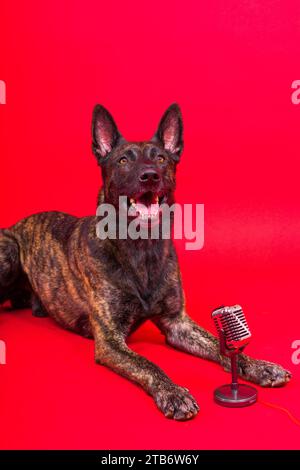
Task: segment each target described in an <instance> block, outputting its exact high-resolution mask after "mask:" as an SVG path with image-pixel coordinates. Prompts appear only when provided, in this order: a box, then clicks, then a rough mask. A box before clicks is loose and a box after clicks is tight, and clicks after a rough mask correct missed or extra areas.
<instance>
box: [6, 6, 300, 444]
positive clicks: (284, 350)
mask: <svg viewBox="0 0 300 470" xmlns="http://www.w3.org/2000/svg"><path fill="white" fill-rule="evenodd" d="M0 17H1V20H0V21H1V27H0V48H1V54H0V61H1V62H0V79H1V80H4V81H5V82H6V85H7V104H6V105H0V120H1V127H0V131H1V140H0V155H1V161H0V172H1V184H0V201H1V212H0V226H3V227H4V226H8V225H10V224H12V223H14V222H15V221H17V220H18V219H20V218H22V217H24V216H26V215H29V214H31V213H34V212H37V211H44V210H52V209H57V210H62V211H66V212H70V213H73V214H77V215H86V214H94V212H95V200H96V194H97V190H98V187H99V185H100V175H99V170H98V168H97V165H96V161H95V159H94V157H93V156H92V154H91V150H90V143H91V138H90V121H91V112H92V108H93V106H94V105H95V104H96V103H97V102H99V103H102V104H104V105H105V106H106V107H107V108H108V109H109V110H110V111H111V112H112V114H113V115H114V117H115V119H116V121H117V123H118V125H119V128H120V130H121V132H122V133H123V134H124V136H125V137H126V138H128V139H134V140H138V139H147V138H149V137H151V136H152V134H153V132H154V130H155V128H156V126H157V124H158V121H159V118H160V117H161V115H162V113H163V111H164V110H165V108H166V107H167V106H168V105H169V104H170V103H172V102H174V101H177V102H178V103H179V104H180V106H181V108H182V112H183V116H184V123H185V151H184V154H183V157H182V161H181V163H180V165H179V169H178V190H177V200H178V202H181V203H204V204H205V247H204V249H203V250H201V251H198V252H192V251H185V249H184V242H178V243H177V246H178V252H179V257H180V262H181V268H182V273H183V281H184V286H185V291H186V296H187V304H188V309H189V312H190V315H191V316H192V317H193V318H195V319H197V320H199V321H200V322H201V324H202V325H204V326H206V327H207V328H209V329H212V330H213V325H212V322H211V320H210V312H211V310H212V309H213V308H215V307H216V306H218V305H220V304H222V303H223V304H234V303H241V304H242V306H243V308H244V311H245V313H246V315H247V317H248V320H249V324H250V327H251V329H252V333H253V340H252V343H251V345H249V347H248V352H249V354H252V355H255V356H257V357H262V358H265V359H269V360H272V361H278V362H281V363H282V364H283V365H284V366H285V367H287V368H288V369H290V370H291V371H292V372H293V374H294V379H293V381H291V383H290V384H289V385H288V386H287V387H285V388H283V389H276V390H270V389H259V394H260V398H261V399H264V400H266V401H268V402H272V403H274V404H277V405H280V406H284V407H286V408H288V409H289V410H290V412H291V413H293V414H294V415H295V416H297V417H298V419H300V393H299V392H300V365H299V366H296V365H293V364H292V362H291V355H292V352H293V351H292V349H291V343H292V342H293V341H294V340H296V339H299V338H300V319H299V306H298V292H299V280H300V279H299V277H300V276H299V262H300V245H299V230H300V222H299V202H300V201H299V199H300V197H299V169H300V165H299V115H300V114H299V113H300V105H298V106H296V105H293V104H292V102H291V93H292V90H291V83H292V81H293V80H296V79H299V78H300V77H299V75H300V71H299V60H298V57H299V50H298V45H299V41H300V26H299V24H300V23H299V20H300V4H299V2H298V1H296V0H295V1H289V2H285V1H283V0H282V1H278V0H272V1H271V0H264V1H262V0H261V1H256V0H252V1H250V0H248V1H246V0H243V1H232V0H230V1H228V0H223V1H222V0H218V1H217V0H214V1H210V2H199V1H196V0H187V1H185V2H181V1H179V0H172V1H171V0H167V1H164V2H161V1H158V0H153V1H152V2H150V3H149V2H146V1H141V0H139V1H137V0H136V1H127V2H121V1H117V2H101V1H96V0H94V1H90V0H86V1H84V2H73V1H69V0H68V1H64V2H61V1H58V0H53V1H52V2H51V3H49V4H45V3H43V2H42V3H41V2H38V1H28V2H25V3H24V2H21V1H16V2H12V3H9V2H6V3H5V4H3V3H2V4H1V11H0ZM0 339H2V340H4V341H5V342H6V346H7V364H6V365H3V366H1V367H0V390H1V391H0V396H1V399H0V422H1V426H0V447H1V448H10V449H11V448H23V449H24V448H25V449H27V448H47V449H48V448H110V449H115V448H124V449H127V448H169V449H172V448H174V449H175V448H176V449H177V448H179V449H180V448H183V449H184V448H187V449H188V448H204V449H205V448H209V449H214V448H257V449H258V448H272V449H273V448H297V447H299V437H300V429H299V427H298V426H297V425H296V424H295V423H294V422H292V421H291V420H290V419H289V417H288V416H287V415H286V414H285V413H284V412H282V411H279V410H276V409H271V408H267V407H265V406H263V405H262V404H260V403H258V404H257V405H255V406H254V407H251V408H248V409H242V410H228V409H223V408H221V407H218V406H217V405H214V404H213V400H212V393H213V390H214V388H215V387H216V386H218V385H220V384H222V383H224V381H225V382H226V381H228V375H226V374H225V373H224V372H222V371H221V370H220V368H219V367H218V366H216V365H214V364H210V363H207V362H205V361H202V360H200V359H197V358H193V357H191V356H188V355H185V354H183V353H180V352H178V351H175V350H172V349H170V348H168V347H167V346H165V345H164V341H163V338H162V336H161V335H160V334H159V333H158V331H157V330H156V329H155V328H154V327H153V326H152V325H150V324H146V325H145V326H144V327H143V328H142V329H141V330H139V331H138V332H137V333H136V334H135V335H134V336H133V337H132V339H131V341H130V344H131V346H132V348H133V349H134V350H135V351H138V352H140V353H141V354H144V355H145V356H147V357H148V358H150V359H152V360H154V361H155V362H156V363H157V364H159V365H160V366H161V367H162V368H163V369H164V370H165V371H166V372H167V373H168V374H169V375H170V376H171V377H172V378H173V379H174V380H175V381H176V382H177V383H180V384H182V385H185V386H187V387H188V388H189V389H190V390H191V392H192V393H193V394H194V395H195V396H196V398H197V399H198V402H199V404H200V406H201V411H200V413H199V415H198V416H197V418H196V419H195V420H193V421H190V422H186V423H178V422H173V421H170V420H167V419H165V418H164V417H163V415H162V414H160V412H159V411H158V410H157V409H156V407H155V405H154V403H153V402H152V400H151V399H150V398H149V397H148V396H147V395H145V393H144V392H143V391H142V390H140V389H139V388H138V387H136V386H134V385H133V384H131V383H130V382H127V381H126V380H125V379H123V378H120V377H119V376H117V375H116V374H114V373H112V372H110V371H109V370H106V369H104V368H101V367H99V366H96V365H95V364H94V362H93V343H92V342H91V341H88V340H86V339H83V338H81V337H79V336H76V335H74V334H71V333H69V332H66V331H64V330H61V329H60V328H59V327H57V326H56V325H55V324H54V323H53V322H52V321H51V320H50V319H36V318H33V317H32V316H31V314H30V312H29V311H23V312H14V313H8V312H7V311H5V310H4V309H2V312H1V316H0ZM236 429H238V430H239V431H238V432H237V433H236V432H235V430H236ZM233 433H234V434H235V436H234V440H232V434H233Z"/></svg>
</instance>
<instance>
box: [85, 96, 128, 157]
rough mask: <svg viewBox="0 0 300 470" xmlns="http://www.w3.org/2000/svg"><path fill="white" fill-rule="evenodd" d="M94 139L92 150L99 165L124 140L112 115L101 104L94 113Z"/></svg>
mask: <svg viewBox="0 0 300 470" xmlns="http://www.w3.org/2000/svg"><path fill="white" fill-rule="evenodd" d="M92 139H93V141H92V149H93V152H94V154H95V155H96V157H97V159H98V161H99V163H101V161H102V159H105V157H107V156H108V154H109V153H110V152H111V151H112V150H113V148H114V147H115V146H116V145H117V144H118V143H119V142H120V141H121V139H122V137H121V134H120V133H119V131H118V128H117V126H116V124H115V121H114V120H113V118H112V116H111V114H110V113H109V112H108V111H107V109H105V108H104V107H103V106H101V105H100V104H97V105H96V106H95V108H94V111H93V118H92Z"/></svg>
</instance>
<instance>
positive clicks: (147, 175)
mask: <svg viewBox="0 0 300 470" xmlns="http://www.w3.org/2000/svg"><path fill="white" fill-rule="evenodd" d="M139 180H140V182H141V183H150V182H151V183H158V181H160V176H159V174H158V173H157V171H155V170H145V171H143V172H142V173H141V174H140V177H139Z"/></svg>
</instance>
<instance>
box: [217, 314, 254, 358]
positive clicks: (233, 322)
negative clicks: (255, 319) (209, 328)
mask: <svg viewBox="0 0 300 470" xmlns="http://www.w3.org/2000/svg"><path fill="white" fill-rule="evenodd" d="M212 318H213V320H214V323H215V326H216V329H217V332H218V334H219V336H221V334H222V332H223V335H224V339H225V343H226V346H227V348H228V349H239V348H242V347H243V346H246V344H248V343H249V341H250V338H251V332H250V329H249V326H248V323H247V320H246V317H245V315H244V312H243V310H242V307H241V306H240V305H234V306H233V307H219V308H217V309H215V310H214V311H213V313H212Z"/></svg>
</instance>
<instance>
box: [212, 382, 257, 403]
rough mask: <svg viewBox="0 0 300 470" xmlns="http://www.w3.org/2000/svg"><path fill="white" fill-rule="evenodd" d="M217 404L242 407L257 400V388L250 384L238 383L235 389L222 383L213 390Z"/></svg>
mask: <svg viewBox="0 0 300 470" xmlns="http://www.w3.org/2000/svg"><path fill="white" fill-rule="evenodd" d="M214 399H215V402H216V403H218V405H221V406H227V407H228V408H242V407H244V406H250V405H253V404H254V403H255V402H256V401H257V390H256V389H255V388H254V387H251V386H250V385H244V384H238V386H237V387H236V389H233V388H232V386H231V385H229V384H228V385H222V386H221V387H219V388H217V389H216V390H215V392H214Z"/></svg>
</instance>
